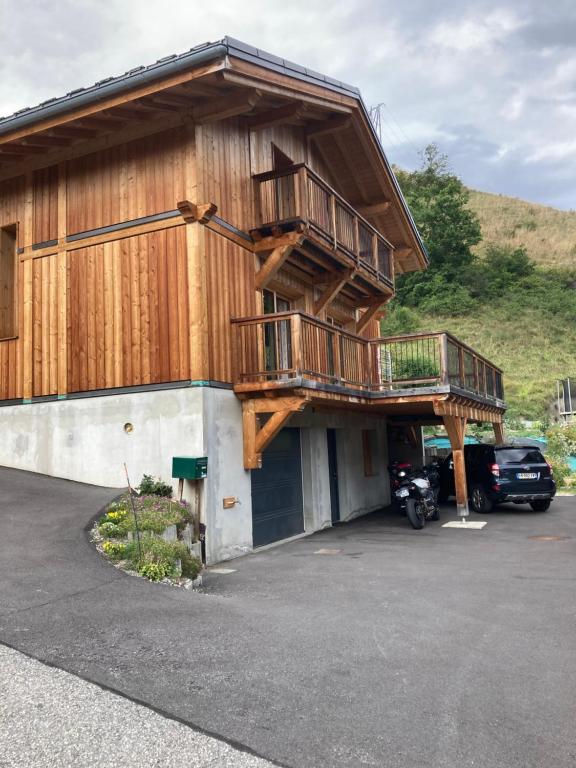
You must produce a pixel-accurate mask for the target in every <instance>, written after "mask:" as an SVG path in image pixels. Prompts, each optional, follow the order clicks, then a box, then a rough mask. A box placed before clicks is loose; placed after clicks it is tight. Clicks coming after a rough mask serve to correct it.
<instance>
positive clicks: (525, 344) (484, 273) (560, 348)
mask: <svg viewBox="0 0 576 768" xmlns="http://www.w3.org/2000/svg"><path fill="white" fill-rule="evenodd" d="M395 172H396V175H397V178H398V181H399V183H400V185H401V187H402V190H403V192H404V195H405V196H406V199H407V201H408V204H409V205H410V208H411V210H412V213H413V216H414V218H415V221H416V223H417V225H418V227H419V229H420V232H421V234H422V236H423V239H424V242H425V244H426V246H427V248H428V252H429V255H430V261H431V266H430V269H429V270H428V271H427V272H425V273H411V274H408V275H406V276H404V277H403V278H401V279H399V280H398V283H397V291H398V293H397V298H396V299H395V300H394V302H393V303H392V305H391V307H390V309H389V312H388V314H387V316H386V318H385V319H384V320H383V322H382V332H383V334H384V335H386V334H394V333H403V332H410V331H416V330H422V331H428V330H429V331H442V330H447V331H450V332H451V333H453V334H454V335H455V336H457V337H458V338H460V339H462V341H464V342H466V343H468V344H469V345H470V346H472V347H474V348H475V349H476V350H478V352H480V353H481V354H483V355H485V356H486V357H487V358H488V359H490V360H492V361H493V362H494V363H496V364H497V365H499V366H500V367H501V368H502V369H503V371H504V385H505V393H506V394H505V397H506V401H507V403H508V405H509V416H510V417H511V418H523V419H528V420H547V418H548V417H549V414H550V406H551V404H552V403H553V402H554V400H555V396H556V380H557V379H559V378H565V377H566V376H575V377H576V212H567V211H558V210H555V209H553V208H549V207H546V206H542V205H537V204H532V203H528V202H526V201H524V200H517V199H515V198H511V197H505V196H501V195H493V194H488V193H484V192H477V191H473V190H467V189H466V188H465V187H464V186H463V184H462V182H461V181H460V180H459V179H458V178H457V177H456V176H454V175H453V174H452V172H451V171H450V169H449V166H448V163H447V158H446V157H445V156H444V155H442V154H441V153H440V152H439V150H438V148H437V147H435V146H434V145H430V146H429V147H427V148H426V150H425V152H424V163H423V166H422V168H421V169H419V170H417V171H412V172H407V171H403V170H401V169H395Z"/></svg>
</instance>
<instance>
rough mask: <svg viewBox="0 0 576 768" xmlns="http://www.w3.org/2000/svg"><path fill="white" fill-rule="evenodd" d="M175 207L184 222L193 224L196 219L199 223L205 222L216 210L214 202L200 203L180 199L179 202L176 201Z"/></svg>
mask: <svg viewBox="0 0 576 768" xmlns="http://www.w3.org/2000/svg"><path fill="white" fill-rule="evenodd" d="M176 207H177V208H178V210H179V211H180V213H181V214H182V218H183V219H184V221H185V222H186V224H193V223H194V222H196V221H197V222H199V223H200V224H206V223H207V222H209V221H210V219H211V218H212V216H214V214H215V213H216V211H217V210H218V206H217V205H216V203H203V204H202V205H200V204H196V203H191V202H190V200H181V201H180V202H179V203H176Z"/></svg>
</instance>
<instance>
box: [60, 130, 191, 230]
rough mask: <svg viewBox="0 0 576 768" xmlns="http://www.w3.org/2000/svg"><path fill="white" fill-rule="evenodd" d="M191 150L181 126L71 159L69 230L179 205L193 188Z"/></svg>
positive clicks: (99, 225)
mask: <svg viewBox="0 0 576 768" xmlns="http://www.w3.org/2000/svg"><path fill="white" fill-rule="evenodd" d="M188 150H189V134H188V129H187V128H185V127H181V128H175V129H172V130H170V131H165V132H163V133H158V134H154V135H153V136H146V137H145V138H143V139H138V140H137V141H131V142H129V143H127V144H121V145H119V146H116V147H111V148H110V149H107V150H104V151H101V152H95V153H93V154H91V155H86V156H85V157H79V158H77V159H75V160H71V161H70V162H69V163H68V195H67V209H68V217H67V232H68V234H74V233H77V232H86V231H87V230H91V229H97V228H99V227H105V226H108V225H110V224H116V223H118V222H122V221H130V220H133V219H138V218H141V217H143V216H150V215H153V214H155V213H160V212H162V211H171V210H174V209H175V208H176V203H177V202H178V201H179V200H184V199H185V198H186V194H187V191H188V188H189V184H188V183H187V178H186V173H187V171H186V168H187V166H188V167H189V168H190V171H192V165H193V163H190V162H189V160H188V159H187V152H188Z"/></svg>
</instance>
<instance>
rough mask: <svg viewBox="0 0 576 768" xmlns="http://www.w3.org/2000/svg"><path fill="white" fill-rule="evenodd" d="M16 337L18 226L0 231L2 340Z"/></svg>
mask: <svg viewBox="0 0 576 768" xmlns="http://www.w3.org/2000/svg"><path fill="white" fill-rule="evenodd" d="M12 336H16V225H15V224H12V225H11V226H9V227H2V228H1V229H0V339H9V338H11V337H12Z"/></svg>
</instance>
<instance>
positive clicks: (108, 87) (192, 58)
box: [0, 37, 360, 135]
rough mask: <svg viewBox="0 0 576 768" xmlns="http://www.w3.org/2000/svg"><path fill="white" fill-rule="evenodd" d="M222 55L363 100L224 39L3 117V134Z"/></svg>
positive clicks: (350, 90)
mask: <svg viewBox="0 0 576 768" xmlns="http://www.w3.org/2000/svg"><path fill="white" fill-rule="evenodd" d="M223 56H234V57H236V58H238V59H243V60H244V61H250V62H253V63H256V64H259V65H260V66H263V67H266V68H267V69H272V70H275V71H276V72H282V73H283V74H286V75H289V76H290V77H294V78H296V79H298V80H304V81H307V82H312V83H315V84H316V85H322V86H324V87H325V88H329V89H330V90H333V91H337V92H339V93H343V94H345V95H347V96H352V97H355V98H360V91H359V90H358V88H355V87H354V86H352V85H347V84H345V83H343V82H341V81H340V80H335V79H334V78H331V77H327V76H326V75H322V74H320V73H319V72H315V71H314V70H312V69H307V68H306V67H302V66H300V65H299V64H295V63H294V62H291V61H288V60H287V59H282V58H280V57H278V56H274V55H273V54H271V53H266V51H262V50H261V49H260V48H254V46H252V45H247V44H246V43H243V42H241V41H240V40H235V39H234V38H232V37H224V38H223V39H222V40H218V41H217V42H213V43H202V44H201V45H197V46H195V47H194V48H191V49H190V50H189V51H186V52H185V53H180V54H171V55H170V56H164V57H163V58H161V59H158V61H155V62H154V64H149V65H148V66H139V67H134V68H133V69H130V70H128V72H124V74H122V75H117V76H116V77H107V78H105V79H104V80H99V81H98V82H97V83H94V85H89V86H87V87H86V88H76V89H74V90H73V91H70V92H69V93H67V94H66V95H64V96H60V97H57V98H53V99H47V100H46V101H43V102H42V103H40V104H38V105H36V106H35V107H24V108H23V109H19V110H18V111H17V112H14V114H12V115H9V116H8V117H1V118H0V135H1V134H3V133H7V132H8V131H12V130H14V129H15V128H21V127H24V126H25V125H30V124H32V123H34V122H36V121H37V120H41V119H43V118H45V117H51V116H53V115H57V114H60V113H64V112H67V111H68V110H72V109H75V108H76V107H78V106H84V105H86V104H90V103H93V102H97V101H100V100H101V99H105V98H108V97H109V96H110V95H112V94H117V93H120V92H122V91H124V90H126V91H127V90H130V89H131V88H134V86H136V85H140V84H142V83H146V82H150V81H152V80H156V79H160V78H163V77H166V76H167V75H170V74H173V73H174V72H178V71H181V70H184V69H188V68H189V67H191V66H195V65H198V64H200V63H203V62H207V61H210V60H212V59H217V58H221V57H223Z"/></svg>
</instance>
